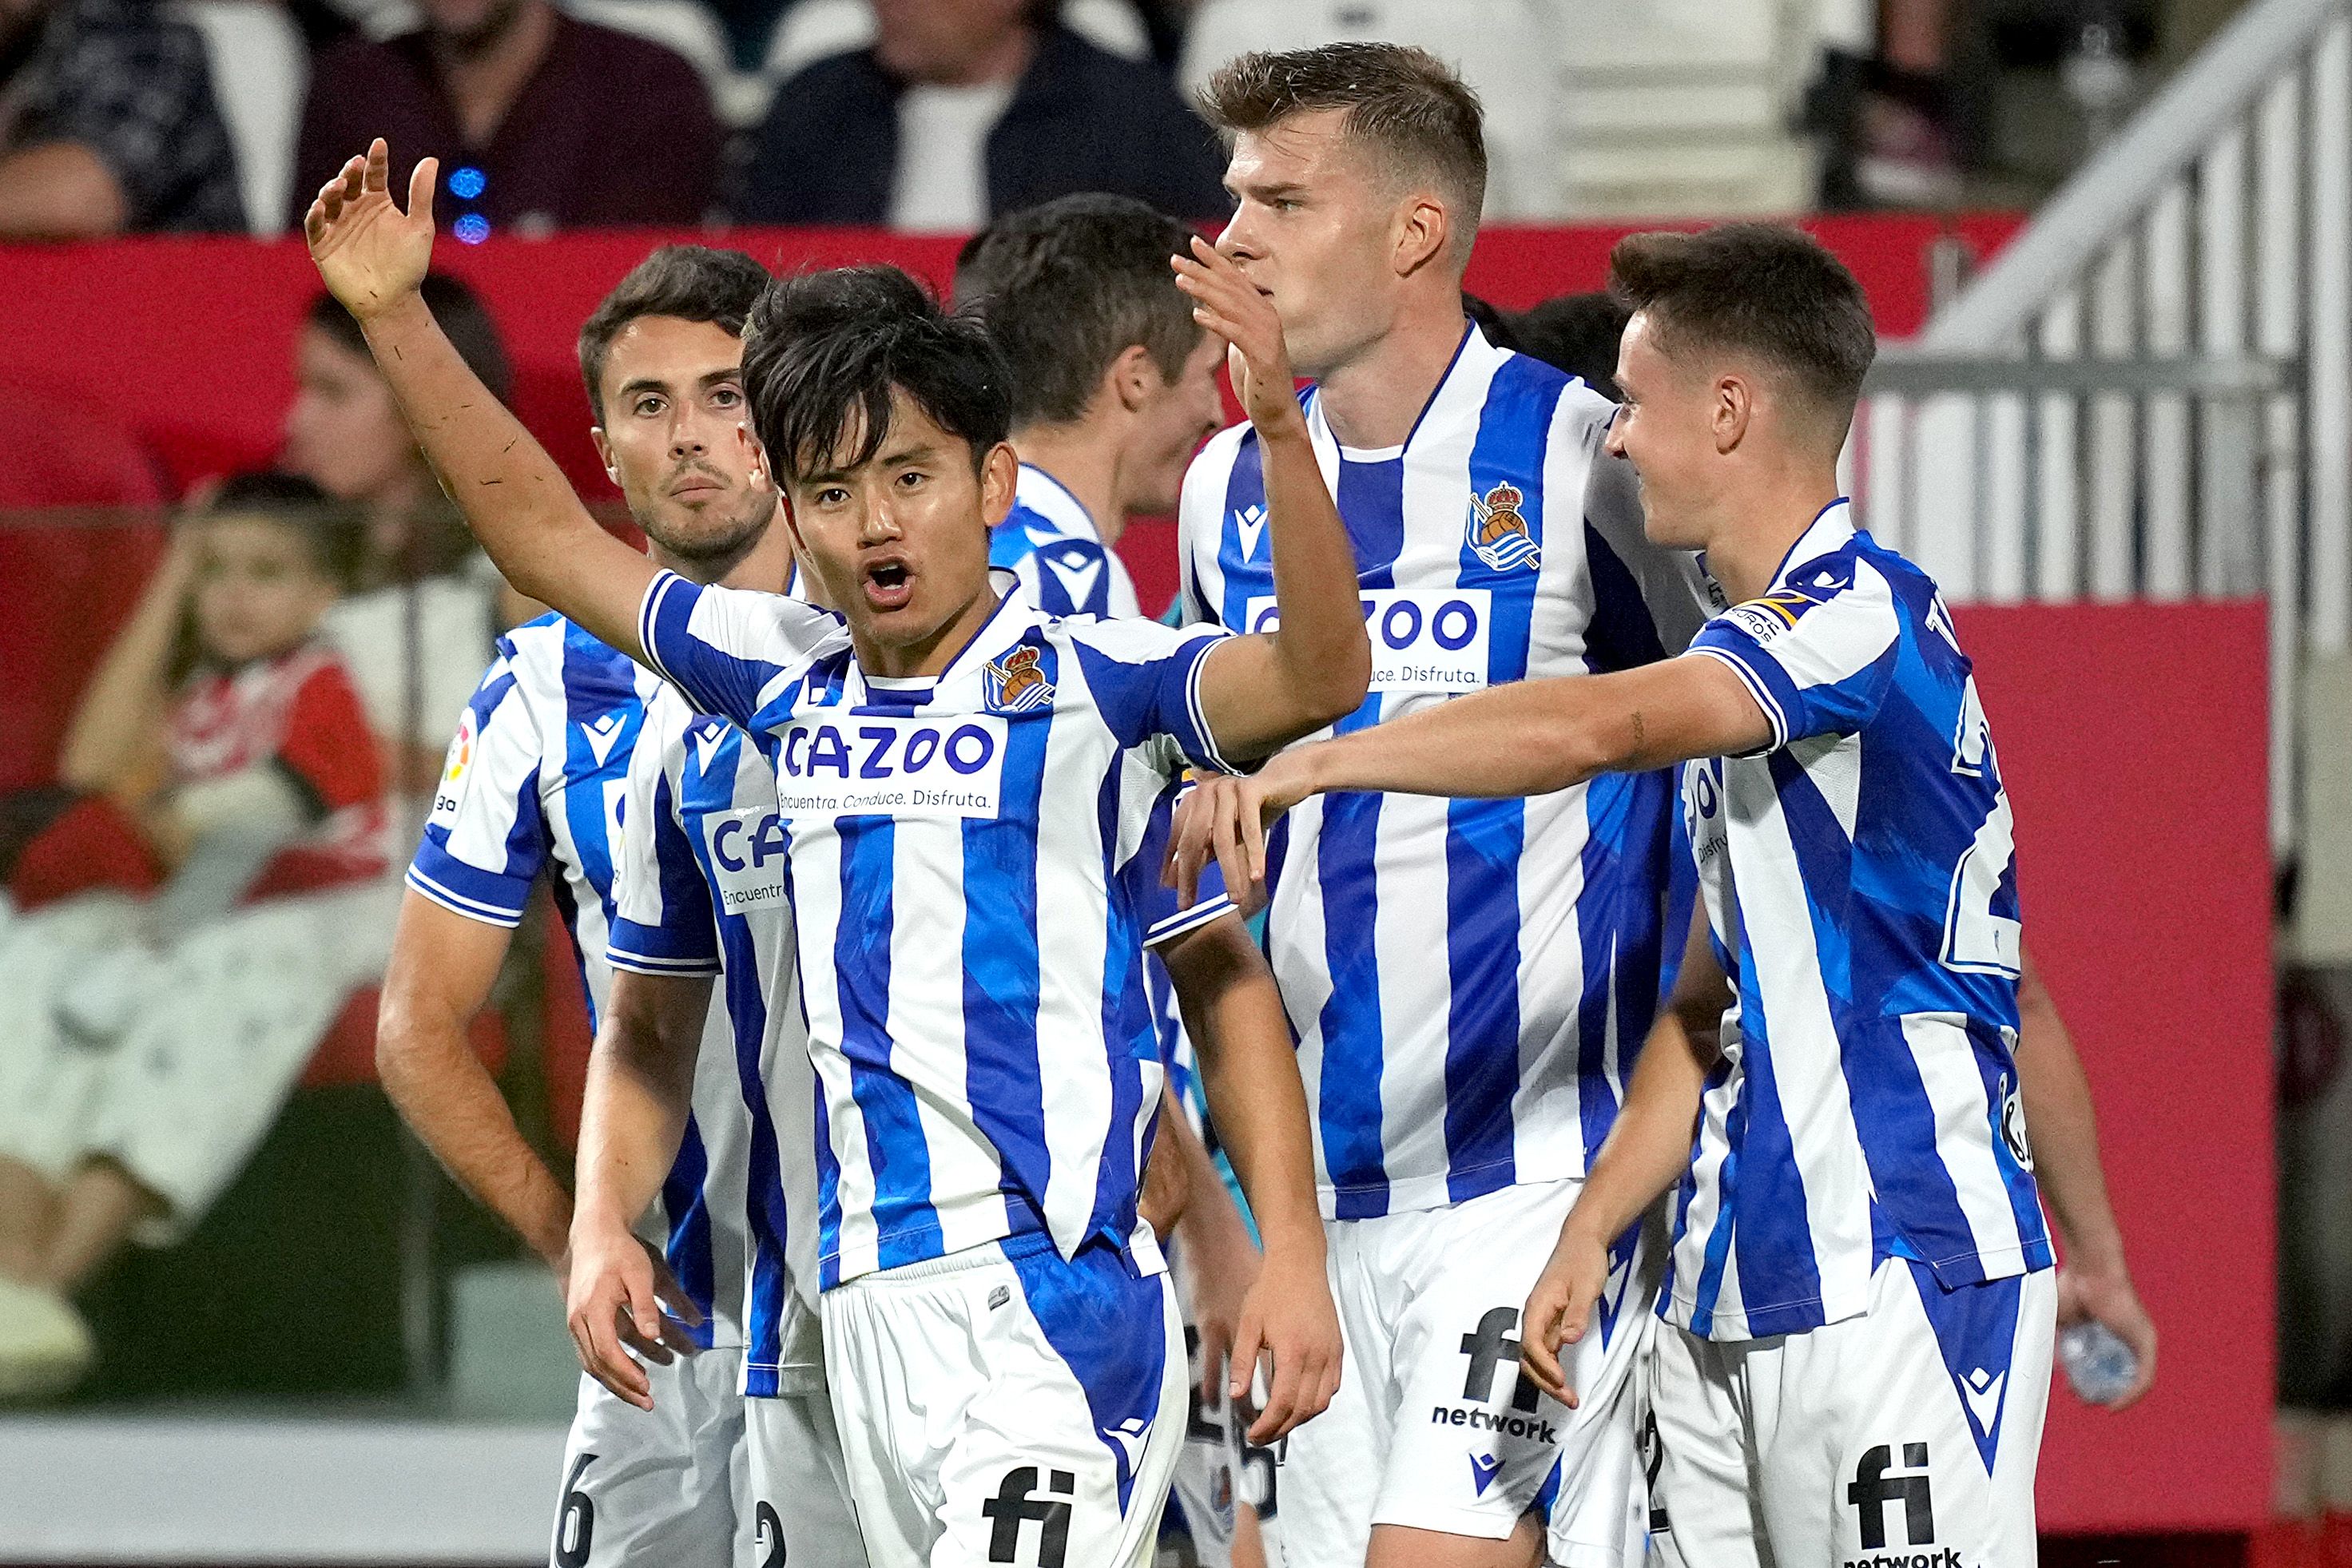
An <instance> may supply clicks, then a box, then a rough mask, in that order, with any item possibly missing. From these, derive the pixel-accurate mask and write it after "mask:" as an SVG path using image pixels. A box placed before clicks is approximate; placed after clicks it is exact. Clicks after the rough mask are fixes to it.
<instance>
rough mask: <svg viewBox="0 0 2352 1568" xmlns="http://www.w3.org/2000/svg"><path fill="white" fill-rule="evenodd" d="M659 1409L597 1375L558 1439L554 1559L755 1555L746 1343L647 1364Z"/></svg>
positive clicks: (685, 1564)
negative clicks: (613, 1389)
mask: <svg viewBox="0 0 2352 1568" xmlns="http://www.w3.org/2000/svg"><path fill="white" fill-rule="evenodd" d="M742 1378H743V1353H742V1351H740V1349H736V1350H706V1351H703V1352H701V1353H700V1354H696V1355H688V1356H680V1357H678V1358H677V1360H676V1361H673V1362H671V1363H670V1364H668V1365H667V1366H658V1365H654V1364H646V1381H647V1382H648V1384H650V1385H651V1386H652V1389H653V1396H654V1407H653V1408H652V1409H651V1410H640V1409H638V1408H637V1407H636V1406H634V1405H632V1404H630V1403H628V1402H627V1401H626V1400H625V1399H623V1398H621V1397H620V1396H618V1395H616V1394H613V1393H610V1392H608V1391H607V1390H606V1389H605V1387H604V1385H603V1384H600V1383H598V1382H597V1381H596V1380H595V1379H594V1378H593V1377H589V1376H586V1375H583V1376H582V1377H581V1379H580V1405H579V1408H578V1411H577V1412H576V1413H575V1414H574V1415H573V1416H572V1433H571V1436H570V1437H569V1438H568V1439H566V1441H565V1443H564V1446H563V1477H562V1496H561V1497H560V1498H558V1500H557V1501H556V1510H555V1531H554V1541H553V1542H552V1543H551V1546H550V1548H549V1553H548V1562H549V1563H550V1564H551V1568H637V1565H638V1564H646V1565H647V1568H651V1565H653V1564H656V1563H659V1564H676V1565H677V1568H733V1565H735V1564H739V1563H740V1564H746V1565H748V1564H751V1563H754V1562H755V1561H756V1559H755V1558H754V1557H753V1556H752V1554H751V1544H750V1538H749V1535H748V1533H747V1532H746V1531H742V1530H739V1528H738V1524H739V1521H740V1522H742V1523H745V1524H748V1522H749V1521H750V1517H751V1511H750V1509H749V1508H748V1507H747V1506H744V1504H745V1503H746V1501H747V1488H748V1482H749V1479H750V1473H749V1469H748V1463H749V1457H748V1455H747V1453H746V1451H745V1448H744V1442H743V1395H742V1392H741V1388H742Z"/></svg>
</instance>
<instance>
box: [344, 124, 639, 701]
mask: <svg viewBox="0 0 2352 1568" xmlns="http://www.w3.org/2000/svg"><path fill="white" fill-rule="evenodd" d="M389 162H390V152H388V150H387V149H386V148H385V146H384V143H383V140H382V138H378V139H377V141H375V142H374V143H373V145H372V146H370V147H369V149H368V151H367V153H366V155H365V156H364V157H359V158H354V159H352V161H351V162H348V163H346V164H344V165H343V168H342V172H341V173H339V174H337V175H336V176H335V178H334V179H332V180H330V181H329V182H328V183H326V184H325V185H323V186H322V187H320V191H319V195H318V199H317V200H315V201H313V202H312V203H311V204H310V211H309V213H308V214H305V216H304V218H303V223H302V232H303V234H304V235H305V237H306V238H307V239H308V240H309V242H310V259H311V260H312V261H314V262H316V263H317V264H318V267H319V276H320V278H322V279H323V280H324V281H325V283H326V285H327V288H328V291H329V292H330V293H331V294H333V295H334V297H335V298H337V299H338V300H340V301H341V303H342V306H343V308H345V309H347V310H349V311H350V312H351V313H352V318H353V319H356V320H357V321H358V322H359V324H360V329H361V330H362V332H364V333H365V334H366V336H367V342H368V350H369V351H370V352H371V353H373V355H374V356H375V361H376V365H377V368H378V369H380V370H381V371H383V378H384V380H385V382H388V383H389V384H390V385H391V387H392V392H393V396H394V398H396V399H397V400H398V401H399V403H400V411H401V413H403V414H404V415H405V416H406V417H407V420H408V425H409V429H410V430H411V431H413V432H414V433H415V436H416V444H417V445H418V447H419V448H421V449H422V450H423V452H424V454H425V458H426V460H427V461H428V462H430V463H431V464H432V465H433V471H434V473H436V475H438V476H440V479H441V487H442V488H443V489H445V490H446V491H447V492H448V493H449V496H450V497H451V499H453V500H455V501H456V502H457V509H458V510H459V511H460V512H462V513H464V514H465V518H466V525H467V527H468V528H472V529H473V530H474V537H475V538H478V539H479V540H481V542H482V549H484V550H486V551H488V554H489V558H490V559H491V560H492V561H494V562H496V563H497V565H498V569H499V571H501V572H503V573H504V574H505V575H506V580H508V581H509V582H510V583H512V584H513V585H514V587H515V589H516V590H517V591H519V592H520V593H523V594H525V595H526V596H528V597H530V598H532V599H536V600H539V601H542V602H543V603H546V604H549V605H551V606H553V607H554V608H555V609H557V610H559V611H561V612H563V613H564V614H565V615H567V616H569V617H570V618H571V619H572V620H573V621H575V622H579V623H580V624H581V625H582V626H583V627H585V628H586V629H587V630H588V631H589V632H591V633H593V635H595V636H596V637H598V638H600V639H602V640H603V641H604V642H605V643H608V644H610V645H611V646H613V647H615V648H618V649H620V650H621V651H622V652H623V653H627V654H629V655H630V656H631V657H632V658H638V659H642V658H643V657H644V653H645V650H644V648H643V646H642V645H641V644H640V643H639V642H638V635H637V612H638V609H639V607H640V606H641V605H642V604H643V603H644V601H645V597H646V586H647V585H648V584H649V583H651V582H652V580H653V577H654V567H653V563H652V562H650V561H648V560H647V559H646V558H645V557H644V556H641V555H639V554H638V553H637V552H636V551H635V550H633V549H630V548H629V547H628V546H626V545H625V544H623V543H622V542H621V541H620V540H619V539H616V538H614V537H613V536H612V535H610V534H608V533H606V532H605V531H604V529H603V528H599V527H597V525H596V521H595V519H594V518H593V517H590V516H589V515H588V509H587V508H586V507H583V506H582V505H581V504H580V498H579V497H577V496H575V495H573V494H572V486H570V485H569V484H568V483H567V482H566V481H565V480H564V477H563V473H562V469H560V468H558V467H557V466H556V465H555V460H554V459H553V458H551V457H550V456H549V455H547V452H546V449H545V448H543V447H541V445H540V444H539V443H538V442H537V441H536V440H534V439H533V438H532V436H531V434H530V432H529V431H527V430H525V429H524V428H523V427H522V423H521V422H520V420H518V419H516V418H515V416H514V415H513V414H511V413H508V412H507V410H506V408H505V407H504V406H503V405H502V404H501V403H499V400H498V399H497V398H495V397H493V396H491V395H490V391H489V389H488V387H485V386H484V385H483V384H482V383H481V381H480V379H479V378H478V377H477V376H476V375H475V374H474V372H473V371H470V370H468V369H467V368H466V361H464V360H462V359H460V358H459V357H458V355H457V350H456V349H454V348H452V347H451V346H450V343H449V340H448V339H447V338H446V336H444V335H443V333H442V331H441V329H440V327H439V325H438V324H437V323H436V322H435V321H434V319H433V313H432V311H430V310H428V309H427V308H425V299H424V297H423V296H422V295H421V294H420V293H418V288H419V287H420V286H421V285H422V284H423V283H424V281H425V269H426V268H427V267H428V266H429V265H430V264H431V262H432V259H433V186H434V182H435V180H436V179H437V178H438V177H439V172H440V164H439V161H438V160H436V159H432V158H427V159H425V160H424V161H423V162H419V163H418V164H417V165H416V170H415V173H414V174H413V175H412V176H411V177H410V179H409V183H408V210H407V211H406V212H405V213H404V212H402V211H401V210H400V208H399V207H398V205H396V204H394V201H393V198H392V193H391V192H390V191H389V190H388V189H387V188H386V169H387V166H388V164H389Z"/></svg>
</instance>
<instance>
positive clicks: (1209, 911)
mask: <svg viewBox="0 0 2352 1568" xmlns="http://www.w3.org/2000/svg"><path fill="white" fill-rule="evenodd" d="M1187 788H1188V787H1187V786H1183V785H1175V784H1171V786H1170V787H1169V788H1168V789H1167V790H1166V791H1165V792H1164V793H1163V794H1161V795H1160V799H1159V800H1157V801H1155V802H1154V803H1153V805H1152V808H1151V821H1150V823H1149V824H1148V825H1147V826H1146V827H1145V828H1144V830H1143V841H1142V842H1141V843H1140V844H1139V845H1137V846H1136V851H1135V854H1134V856H1133V857H1132V858H1131V859H1129V861H1128V862H1127V869H1126V872H1125V873H1124V874H1125V876H1126V878H1127V883H1128V890H1129V891H1128V900H1129V907H1131V908H1132V909H1133V910H1134V911H1135V915H1136V920H1137V922H1138V924H1139V925H1141V926H1142V927H1143V946H1145V947H1146V948H1147V949H1149V948H1153V947H1158V946H1163V945H1165V944H1167V943H1170V942H1173V941H1174V940H1175V939H1176V938H1177V937H1179V936H1184V935H1186V934H1187V933H1190V932H1193V931H1198V930H1199V929H1200V928H1201V927H1202V926H1203V925H1209V924H1210V923H1211V922H1213V921H1215V920H1219V919H1222V918H1223V916H1225V915H1233V914H1237V913H1238V911H1237V910H1236V909H1235V908H1234V901H1233V900H1232V899H1231V898H1229V897H1228V896H1226V894H1225V876H1224V873H1223V871H1222V870H1220V869H1219V868H1218V865H1217V862H1214V861H1211V862H1209V863H1208V864H1207V865H1205V866H1203V867H1202V869H1201V885H1200V888H1199V890H1198V891H1197V892H1196V893H1195V894H1194V895H1193V899H1192V904H1191V905H1190V906H1189V907H1183V906H1180V905H1179V904H1177V902H1176V890H1175V889H1174V888H1172V887H1170V886H1168V885H1167V884H1166V883H1163V882H1162V881H1161V880H1160V866H1161V864H1162V863H1163V862H1166V860H1167V859H1168V840H1169V837H1170V835H1171V831H1172V829H1173V824H1174V821H1175V808H1176V805H1177V803H1178V802H1179V801H1180V800H1182V799H1183V797H1184V792H1185V790H1186V789H1187Z"/></svg>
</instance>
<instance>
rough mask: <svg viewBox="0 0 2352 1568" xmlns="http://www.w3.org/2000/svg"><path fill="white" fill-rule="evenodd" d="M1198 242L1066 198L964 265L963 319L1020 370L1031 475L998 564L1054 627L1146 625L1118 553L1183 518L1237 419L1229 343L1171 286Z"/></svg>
mask: <svg viewBox="0 0 2352 1568" xmlns="http://www.w3.org/2000/svg"><path fill="white" fill-rule="evenodd" d="M1191 245H1192V230H1191V229H1190V228H1188V227H1186V226H1185V225H1183V224H1181V223H1179V222H1177V221H1176V220H1175V219H1174V218H1171V217H1169V216H1168V215H1166V214H1163V213H1160V212H1156V211H1154V210H1153V209H1152V208H1151V207H1150V206H1148V205H1147V204H1144V203H1142V202H1139V201H1135V200H1133V199H1132V198H1130V197H1127V196H1108V195H1096V194H1084V195H1076V196H1063V197H1060V198H1058V199H1056V200H1055V201H1051V202H1046V203H1044V204H1040V205H1038V206H1034V207H1028V208H1024V209H1023V210H1022V211H1020V212H1018V213H1013V214H1009V215H1007V216H1005V217H1002V218H999V219H997V220H996V222H994V223H992V224H991V225H989V226H988V227H987V228H985V229H983V230H982V231H981V232H980V233H979V234H977V235H973V236H972V238H971V242H970V243H968V244H967V245H966V246H964V248H963V254H962V256H961V257H960V258H959V259H958V261H957V264H956V289H955V297H956V305H957V307H958V308H961V309H964V310H969V311H972V312H974V313H976V314H977V315H978V316H979V317H980V318H981V319H982V322H983V323H984V324H985V325H986V326H987V328H988V333H989V336H990V337H991V338H992V339H994V340H995V341H996V346H997V347H998V348H999V349H1000V350H1003V354H1004V358H1005V360H1006V361H1007V362H1008V363H1009V364H1010V365H1011V366H1012V369H1013V451H1014V452H1015V453H1017V454H1019V455H1020V458H1021V476H1020V478H1019V480H1018V482H1017V483H1016V484H1015V485H1014V486H1013V510H1012V511H1011V512H1010V513H1009V514H1007V516H1006V517H1005V519H1004V521H1003V522H1001V523H999V524H997V525H996V529H995V534H994V538H993V539H992V543H991V545H990V549H989V559H991V560H992V561H993V562H994V563H995V564H996V565H998V566H1002V567H1010V568H1011V569H1012V570H1014V571H1016V572H1018V573H1019V574H1020V576H1021V585H1022V588H1023V589H1024V591H1025V592H1026V593H1027V594H1028V597H1029V601H1030V602H1031V603H1033V604H1034V605H1036V606H1037V608H1038V609H1040V610H1043V611H1045V612H1046V613H1047V614H1049V615H1071V614H1086V615H1135V614H1139V613H1141V612H1140V610H1139V606H1138V605H1137V603H1136V599H1135V585H1134V583H1133V582H1132V581H1130V580H1129V578H1128V574H1127V568H1126V567H1125V566H1124V565H1123V564H1122V563H1121V562H1120V560H1119V559H1118V552H1117V551H1115V550H1114V549H1111V548H1110V547H1111V546H1113V545H1116V544H1117V543H1118V536H1119V534H1120V533H1121V531H1123V530H1124V529H1125V528H1126V527H1127V520H1128V518H1129V517H1136V516H1150V515H1165V514H1167V513H1169V512H1172V511H1174V510H1175V509H1176V500H1177V496H1178V493H1179V492H1180V490H1181V487H1182V486H1183V483H1184V469H1185V465H1187V464H1189V463H1191V462H1192V454H1193V453H1194V452H1195V451H1197V450H1198V449H1199V448H1200V444H1201V443H1202V441H1203V440H1204V439H1206V438H1207V437H1208V436H1209V435H1210V434H1212V433H1213V432H1214V431H1215V430H1216V428H1217V426H1218V424H1219V423H1222V422H1223V418H1224V405H1223V402H1221V401H1220V399H1219V397H1218V393H1217V368H1218V366H1220V365H1221V364H1223V362H1224V350H1225V346H1224V343H1223V340H1221V339H1218V338H1216V337H1213V336H1212V335H1211V334H1209V333H1207V332H1204V331H1202V329H1201V327H1200V324H1199V323H1198V322H1196V321H1194V320H1193V319H1192V302H1191V301H1190V300H1188V299H1187V298H1185V297H1184V295H1183V294H1182V293H1181V292H1180V291H1179V290H1178V289H1177V287H1176V286H1175V280H1174V279H1173V278H1171V277H1170V276H1169V274H1168V258H1169V257H1170V256H1175V255H1179V254H1181V253H1182V252H1184V251H1186V250H1187V249H1188V248H1189V247H1190V246H1191Z"/></svg>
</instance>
